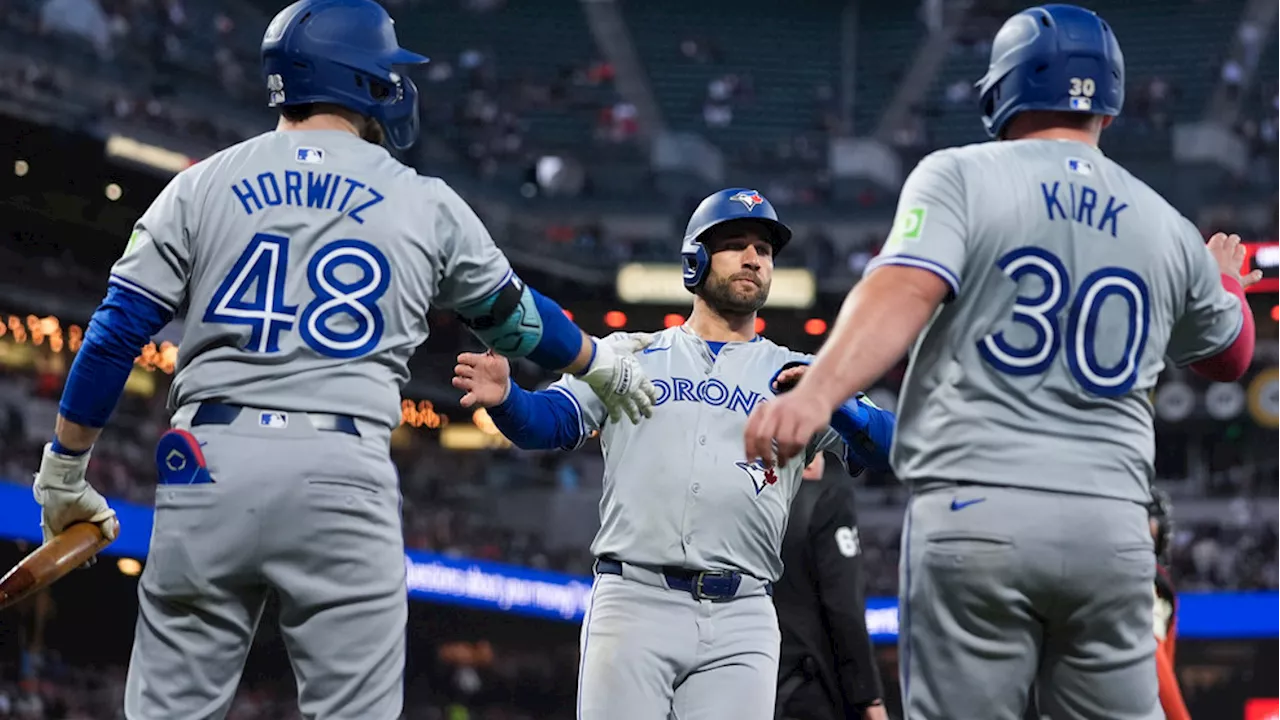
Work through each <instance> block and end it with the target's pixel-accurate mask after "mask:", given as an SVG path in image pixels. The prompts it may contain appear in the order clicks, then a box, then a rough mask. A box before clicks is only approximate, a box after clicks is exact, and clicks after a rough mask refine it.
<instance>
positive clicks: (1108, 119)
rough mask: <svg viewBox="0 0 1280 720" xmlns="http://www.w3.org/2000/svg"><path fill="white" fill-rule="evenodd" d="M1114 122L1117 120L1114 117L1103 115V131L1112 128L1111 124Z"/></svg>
mask: <svg viewBox="0 0 1280 720" xmlns="http://www.w3.org/2000/svg"><path fill="white" fill-rule="evenodd" d="M1112 122H1115V118H1114V117H1111V116H1110V115H1103V116H1102V129H1103V130H1106V129H1107V128H1109V127H1111V123H1112Z"/></svg>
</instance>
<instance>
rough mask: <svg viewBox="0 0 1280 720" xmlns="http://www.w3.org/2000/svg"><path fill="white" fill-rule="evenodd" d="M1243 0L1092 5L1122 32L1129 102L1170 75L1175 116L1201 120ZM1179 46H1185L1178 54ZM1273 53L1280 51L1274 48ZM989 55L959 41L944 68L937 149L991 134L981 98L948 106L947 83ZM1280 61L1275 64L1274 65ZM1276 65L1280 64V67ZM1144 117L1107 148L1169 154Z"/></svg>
mask: <svg viewBox="0 0 1280 720" xmlns="http://www.w3.org/2000/svg"><path fill="white" fill-rule="evenodd" d="M1243 6H1244V3H1243V2H1242V0H1213V1H1212V2H1179V3H1170V2H1167V1H1166V0H1098V1H1097V2H1093V3H1090V4H1089V7H1090V8H1091V9H1093V10H1095V11H1097V12H1098V13H1099V14H1101V15H1102V16H1103V17H1104V18H1106V19H1107V21H1108V22H1109V23H1110V24H1111V26H1112V28H1113V29H1114V30H1115V33H1116V37H1117V38H1118V39H1119V40H1120V42H1121V44H1122V46H1123V48H1124V56H1125V64H1126V71H1127V75H1128V88H1127V92H1128V97H1127V99H1126V102H1127V104H1128V107H1130V108H1132V107H1134V102H1133V101H1134V99H1135V97H1136V93H1137V92H1139V90H1140V88H1141V87H1142V86H1143V84H1144V83H1146V82H1147V81H1149V80H1150V79H1151V78H1153V77H1157V76H1158V77H1161V78H1163V79H1165V80H1167V81H1168V82H1169V84H1170V86H1171V88H1172V91H1173V97H1172V101H1171V104H1170V111H1171V112H1170V119H1171V120H1173V121H1175V122H1176V121H1182V120H1188V119H1196V118H1199V117H1200V116H1201V115H1202V114H1203V113H1204V108H1205V103H1206V102H1207V101H1208V99H1209V96H1210V95H1211V94H1212V93H1213V89H1214V86H1215V85H1216V83H1217V80H1218V69H1219V66H1220V63H1221V61H1222V48H1223V47H1224V44H1225V43H1227V42H1228V41H1229V40H1230V39H1231V38H1232V36H1233V34H1234V32H1235V28H1236V24H1237V23H1238V22H1239V20H1240V12H1241V10H1242V8H1243ZM1170 48H1177V50H1178V51H1177V52H1170ZM1271 57H1273V58H1274V57H1275V56H1274V53H1273V54H1272V55H1271ZM986 63H987V57H986V56H985V55H984V54H982V53H980V52H974V51H972V50H971V49H968V48H963V47H959V46H957V47H956V48H955V49H954V52H953V54H952V60H951V62H949V63H948V64H947V65H946V66H945V69H944V70H943V71H942V72H940V73H939V74H938V76H937V77H936V79H935V81H934V86H933V89H932V90H931V91H930V94H929V100H930V101H931V103H934V104H936V105H937V107H936V108H935V109H934V110H933V112H932V113H931V114H936V119H935V120H934V121H933V122H932V123H931V132H932V138H931V140H932V142H933V145H934V146H935V147H946V146H951V145H963V144H966V143H970V142H978V141H981V140H983V139H985V138H986V135H985V133H984V132H983V130H982V125H981V123H980V122H979V121H978V120H977V118H976V117H975V113H974V108H975V107H976V105H975V103H974V102H962V103H958V104H947V103H946V102H945V99H944V96H945V93H946V89H947V88H948V87H949V86H950V85H952V84H953V83H955V82H957V81H968V82H970V83H972V82H974V81H976V80H977V79H978V78H979V77H981V76H982V74H983V72H985V71H986ZM1270 64H1271V65H1274V62H1272V63H1270ZM1273 70H1274V68H1273ZM1135 120H1137V118H1134V117H1132V116H1129V117H1126V118H1125V122H1124V123H1120V124H1118V125H1117V127H1116V128H1115V132H1113V133H1111V134H1110V137H1109V138H1108V139H1109V141H1110V146H1109V147H1108V148H1107V150H1108V151H1109V152H1111V153H1112V154H1113V155H1116V154H1118V155H1119V156H1121V157H1134V156H1139V157H1150V156H1153V155H1156V154H1161V153H1163V154H1165V155H1167V154H1168V152H1169V148H1168V142H1167V136H1162V135H1160V134H1153V133H1146V132H1144V128H1143V127H1142V124H1141V123H1139V122H1134V121H1135Z"/></svg>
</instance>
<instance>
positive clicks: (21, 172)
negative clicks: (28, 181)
mask: <svg viewBox="0 0 1280 720" xmlns="http://www.w3.org/2000/svg"><path fill="white" fill-rule="evenodd" d="M29 172H31V164H30V163H28V162H27V161H26V160H14V161H13V174H14V175H17V176H18V177H26V176H27V173H29Z"/></svg>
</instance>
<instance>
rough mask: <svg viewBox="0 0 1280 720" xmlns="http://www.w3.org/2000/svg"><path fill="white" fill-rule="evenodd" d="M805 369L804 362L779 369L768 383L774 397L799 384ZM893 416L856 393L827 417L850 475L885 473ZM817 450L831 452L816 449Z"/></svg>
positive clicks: (892, 429)
mask: <svg viewBox="0 0 1280 720" xmlns="http://www.w3.org/2000/svg"><path fill="white" fill-rule="evenodd" d="M808 367H809V363H808V361H804V360H796V361H792V362H789V363H787V364H786V365H783V366H782V369H781V370H779V371H778V372H777V374H775V375H774V377H773V380H772V381H770V387H771V388H772V389H773V391H774V392H775V393H779V394H781V393H785V392H787V391H788V390H790V389H792V388H793V387H795V385H796V383H798V382H800V378H801V377H802V376H803V375H804V373H805V371H806V369H807V368H808ZM896 425H897V418H896V416H895V415H894V414H893V413H892V412H890V411H888V410H883V409H881V408H880V406H878V405H876V404H875V403H873V402H871V400H870V398H868V397H867V396H866V395H863V394H862V393H858V394H857V395H856V396H854V397H853V398H851V399H849V400H847V401H845V402H844V403H843V404H842V405H840V406H839V407H837V408H836V409H835V411H834V412H832V413H831V429H832V430H834V431H835V434H836V435H838V436H839V437H840V439H841V440H843V441H844V464H845V468H846V469H847V470H848V471H849V474H850V475H853V476H857V475H860V474H862V471H863V470H865V469H868V468H870V469H871V470H876V471H878V472H888V471H889V470H890V467H889V449H890V448H891V447H892V446H893V431H894V428H895V427H896ZM818 449H819V450H833V451H834V450H835V448H834V447H832V446H830V445H820V446H819V448H818Z"/></svg>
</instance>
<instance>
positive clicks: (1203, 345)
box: [1166, 220, 1244, 367]
mask: <svg viewBox="0 0 1280 720" xmlns="http://www.w3.org/2000/svg"><path fill="white" fill-rule="evenodd" d="M1183 224H1184V225H1185V227H1184V243H1185V244H1184V246H1185V247H1186V248H1187V253H1186V255H1187V279H1186V288H1187V296H1186V300H1185V304H1184V306H1183V311H1182V316H1181V317H1179V318H1177V319H1176V320H1175V322H1174V326H1173V332H1172V333H1171V334H1170V335H1169V347H1168V350H1167V353H1166V354H1167V355H1168V356H1169V359H1170V360H1172V361H1173V363H1174V364H1175V365H1178V366H1179V367H1183V366H1186V365H1190V364H1191V363H1194V362H1197V361H1199V360H1203V359H1205V358H1208V357H1213V356H1214V355H1217V354H1218V353H1220V352H1222V351H1223V350H1226V349H1227V348H1228V347H1230V346H1231V344H1232V343H1233V342H1235V341H1236V337H1237V336H1239V335H1240V329H1241V328H1242V327H1243V325H1244V316H1243V314H1242V313H1241V310H1240V299H1239V298H1237V297H1236V296H1235V295H1232V294H1231V293H1229V292H1227V290H1226V289H1225V288H1223V287H1222V279H1221V271H1220V270H1219V269H1218V262H1217V261H1216V260H1214V259H1213V255H1212V254H1211V253H1210V252H1209V248H1208V247H1207V246H1206V245H1205V243H1204V240H1203V239H1202V238H1201V237H1200V233H1199V232H1198V231H1197V230H1196V229H1195V228H1194V227H1193V226H1192V225H1191V223H1190V222H1187V221H1186V220H1183Z"/></svg>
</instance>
